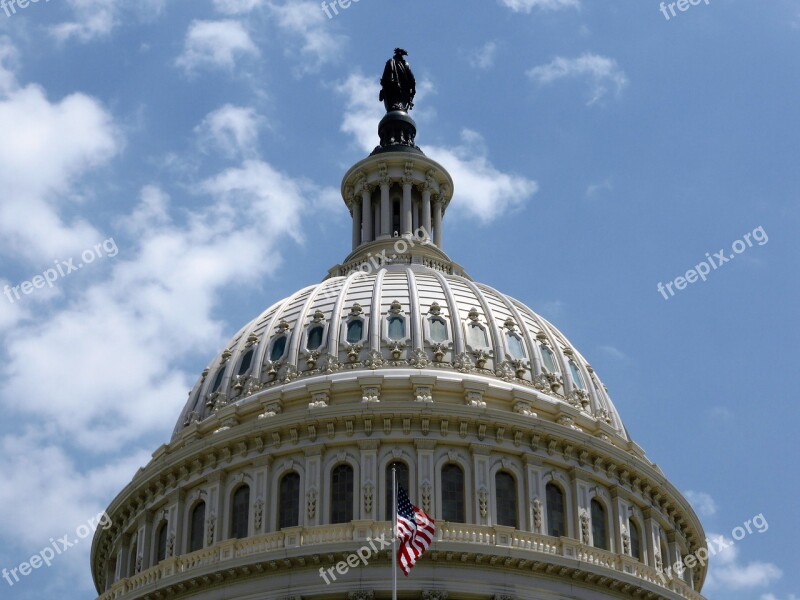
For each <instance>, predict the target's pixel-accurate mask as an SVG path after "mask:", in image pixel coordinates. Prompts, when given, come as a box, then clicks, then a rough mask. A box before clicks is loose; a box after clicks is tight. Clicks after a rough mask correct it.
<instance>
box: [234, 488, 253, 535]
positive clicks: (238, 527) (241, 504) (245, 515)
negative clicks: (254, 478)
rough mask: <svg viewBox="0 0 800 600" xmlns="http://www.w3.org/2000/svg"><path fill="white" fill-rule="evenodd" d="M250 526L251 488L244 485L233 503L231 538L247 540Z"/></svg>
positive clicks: (235, 494)
mask: <svg viewBox="0 0 800 600" xmlns="http://www.w3.org/2000/svg"><path fill="white" fill-rule="evenodd" d="M249 526H250V486H249V485H242V486H240V487H239V488H238V489H237V490H236V492H234V494H233V502H232V503H231V538H232V539H235V540H241V539H242V538H246V537H247V534H248V528H249Z"/></svg>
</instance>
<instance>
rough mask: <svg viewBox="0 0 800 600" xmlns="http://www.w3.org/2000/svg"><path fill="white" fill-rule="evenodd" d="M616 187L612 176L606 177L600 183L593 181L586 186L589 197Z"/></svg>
mask: <svg viewBox="0 0 800 600" xmlns="http://www.w3.org/2000/svg"><path fill="white" fill-rule="evenodd" d="M612 189H614V185H613V183H612V181H611V178H610V177H609V178H607V179H604V180H603V181H601V182H599V183H592V184H590V185H589V186H588V187H587V188H586V197H587V198H594V197H596V196H599V195H600V194H601V193H602V192H610V191H611V190H612Z"/></svg>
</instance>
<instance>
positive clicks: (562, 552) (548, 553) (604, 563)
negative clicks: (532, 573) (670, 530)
mask: <svg viewBox="0 0 800 600" xmlns="http://www.w3.org/2000/svg"><path fill="white" fill-rule="evenodd" d="M437 534H438V537H437V542H439V543H444V544H448V543H451V544H475V545H477V546H488V547H495V548H503V547H506V548H511V549H518V550H523V551H529V552H532V553H534V555H533V556H531V559H532V560H536V561H539V562H545V563H546V562H547V561H548V558H553V557H563V558H566V559H572V560H577V561H579V562H581V563H584V564H587V565H592V566H596V567H601V568H603V569H607V570H610V571H618V572H620V573H624V574H625V575H628V576H629V577H633V578H636V579H639V580H641V581H642V582H643V583H647V584H651V585H656V586H659V587H661V588H663V589H665V590H669V591H671V592H673V593H674V594H676V595H678V596H679V597H681V598H686V599H687V600H704V599H703V597H702V596H701V595H700V594H698V593H697V592H695V591H694V590H692V589H691V588H690V587H689V586H688V585H686V584H685V583H684V582H683V581H680V580H677V579H672V580H669V579H667V580H666V583H665V580H663V579H662V578H661V577H660V576H659V572H658V571H657V570H656V569H655V568H654V567H651V566H648V565H645V564H643V563H641V562H639V561H637V560H636V559H634V558H631V557H629V556H622V555H619V554H614V553H613V552H608V551H606V550H601V549H599V548H594V547H591V546H587V545H585V544H581V543H580V542H578V541H577V540H573V539H571V538H554V537H550V536H546V535H540V534H536V533H531V532H528V531H517V530H514V529H512V528H510V527H491V526H485V525H469V524H463V523H439V525H438V527H437ZM381 536H386V537H387V538H389V537H390V536H391V524H389V523H387V522H374V521H356V522H353V523H343V524H339V525H320V526H317V527H295V528H291V529H284V530H282V531H280V532H276V533H268V534H265V535H260V536H256V537H251V538H246V539H242V540H226V541H224V542H220V543H218V544H215V545H214V546H211V547H209V548H204V549H203V550H199V551H197V552H193V553H192V554H187V555H184V556H177V557H174V558H169V559H166V560H164V561H162V562H161V563H160V564H158V565H157V566H155V567H152V568H150V569H148V570H146V571H144V572H142V573H138V574H137V575H134V576H132V577H129V578H127V579H123V580H121V581H119V582H117V583H116V584H114V585H113V586H112V587H111V588H110V589H109V590H108V591H107V592H105V593H104V594H103V595H102V596H100V598H99V600H116V599H118V598H133V597H135V596H136V595H137V592H140V591H144V589H145V588H148V590H147V591H154V589H155V588H160V587H165V586H167V585H170V584H172V583H174V582H177V581H180V580H181V579H185V576H186V575H188V574H191V573H192V572H193V571H197V572H199V571H201V570H208V569H209V568H211V569H213V568H217V569H219V570H223V569H226V568H228V567H229V563H232V562H234V561H237V560H240V559H246V558H248V557H255V556H260V557H262V558H264V559H267V560H268V559H269V555H270V553H273V552H275V551H278V550H287V549H293V548H294V549H296V548H308V549H309V554H312V553H313V554H316V553H320V552H324V551H325V548H324V547H325V546H327V545H331V544H337V543H345V542H360V541H366V540H367V539H368V538H373V539H374V538H380V537H381ZM475 550H476V551H479V549H478V548H476V549H475ZM431 551H436V544H434V545H433V546H432V547H431ZM301 555H302V553H300V554H299V555H298V556H301ZM276 560H281V561H283V560H284V558H283V556H282V557H281V558H280V559H276ZM609 576H610V577H611V576H612V575H611V574H609Z"/></svg>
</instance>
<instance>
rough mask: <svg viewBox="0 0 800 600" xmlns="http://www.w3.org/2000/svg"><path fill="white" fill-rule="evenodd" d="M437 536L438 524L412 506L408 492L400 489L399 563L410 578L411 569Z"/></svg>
mask: <svg viewBox="0 0 800 600" xmlns="http://www.w3.org/2000/svg"><path fill="white" fill-rule="evenodd" d="M435 535H436V522H435V521H434V520H433V519H431V518H430V517H429V516H428V515H426V514H425V513H424V512H423V511H421V510H420V509H419V508H417V507H416V506H414V505H413V504H411V501H410V500H409V499H408V494H406V491H405V490H404V489H403V488H401V487H399V488H398V492H397V538H398V539H399V540H400V549H399V550H398V551H397V562H398V564H399V565H400V568H401V569H402V570H403V573H404V574H405V575H406V576H408V574H409V573H410V572H411V567H413V566H414V564H415V563H416V562H417V559H418V558H419V557H420V556H422V555H423V554H424V553H425V551H426V550H427V549H428V547H429V546H430V545H431V542H432V541H433V538H434V536H435Z"/></svg>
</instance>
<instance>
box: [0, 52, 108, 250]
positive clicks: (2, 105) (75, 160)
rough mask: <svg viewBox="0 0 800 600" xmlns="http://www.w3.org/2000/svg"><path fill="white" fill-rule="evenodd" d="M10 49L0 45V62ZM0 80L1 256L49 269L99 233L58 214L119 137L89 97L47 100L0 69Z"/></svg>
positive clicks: (38, 89)
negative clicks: (22, 260)
mask: <svg viewBox="0 0 800 600" xmlns="http://www.w3.org/2000/svg"><path fill="white" fill-rule="evenodd" d="M11 54H12V51H11V50H9V47H8V46H7V45H0V59H2V57H3V56H6V57H8V56H11ZM3 81H5V85H4V87H5V90H2V89H0V131H2V132H3V135H2V136H0V164H2V165H3V169H0V189H2V190H3V203H2V204H0V253H5V254H8V253H10V252H14V253H16V254H18V255H21V256H23V257H25V258H26V259H29V260H32V261H38V263H39V264H40V265H41V264H44V263H46V265H45V266H50V264H51V262H52V261H53V260H56V259H64V258H68V257H69V256H71V255H72V253H74V252H76V251H80V250H82V249H84V248H86V247H87V244H91V243H94V242H96V241H97V239H98V238H99V237H100V235H99V234H98V233H97V232H96V230H95V229H94V228H93V227H92V226H91V225H90V224H89V223H87V222H85V221H83V220H81V219H73V220H72V221H71V222H70V220H68V219H67V218H66V217H64V216H63V212H64V210H65V209H66V206H67V205H68V204H69V203H70V198H71V196H72V195H73V192H74V191H75V186H76V184H77V183H78V182H79V181H80V180H81V178H82V177H83V176H85V175H86V174H88V173H89V172H91V171H92V170H93V169H96V168H97V167H100V166H102V165H104V164H106V163H107V162H108V161H109V160H110V159H111V158H112V157H114V156H115V155H116V154H117V153H118V152H119V151H120V150H121V147H122V141H121V136H120V135H119V133H118V130H117V127H116V125H115V123H114V120H113V118H112V116H111V115H110V114H109V113H108V112H107V111H106V109H105V108H104V107H103V106H102V105H101V104H100V103H99V102H98V101H97V100H95V99H93V98H91V97H89V96H86V95H84V94H80V93H77V94H72V95H70V96H67V97H66V98H63V99H61V100H59V101H55V102H51V101H50V100H49V99H48V98H47V95H46V94H45V92H44V90H43V89H42V88H41V87H39V86H37V85H28V86H25V87H19V86H18V83H17V81H16V79H15V78H13V77H12V76H11V75H10V74H9V72H8V71H6V70H3V69H2V68H0V83H2V82H3ZM0 87H2V86H0ZM37 266H38V265H37Z"/></svg>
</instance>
